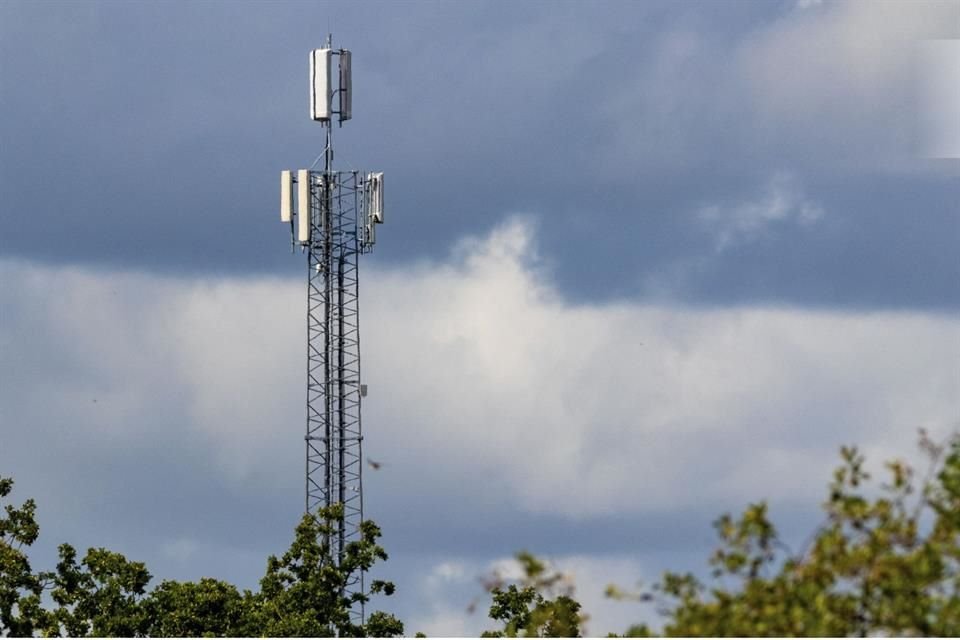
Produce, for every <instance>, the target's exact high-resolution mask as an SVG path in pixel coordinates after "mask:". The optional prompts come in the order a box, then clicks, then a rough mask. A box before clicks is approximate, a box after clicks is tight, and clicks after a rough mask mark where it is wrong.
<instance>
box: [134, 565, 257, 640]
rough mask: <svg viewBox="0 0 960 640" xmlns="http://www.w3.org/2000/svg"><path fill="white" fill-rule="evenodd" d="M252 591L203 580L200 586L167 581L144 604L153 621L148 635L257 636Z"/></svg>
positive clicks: (148, 629) (216, 581) (147, 616)
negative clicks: (251, 621) (252, 617)
mask: <svg viewBox="0 0 960 640" xmlns="http://www.w3.org/2000/svg"><path fill="white" fill-rule="evenodd" d="M252 598H253V596H252V595H251V593H250V592H249V591H247V592H245V593H244V594H242V595H241V594H240V592H239V591H237V588H236V587H234V586H233V585H231V584H229V583H227V582H223V581H222V580H214V579H213V578H201V579H200V581H199V582H176V581H173V580H164V581H163V582H161V583H160V584H159V585H158V586H157V587H155V588H154V589H153V591H151V592H150V595H149V597H148V598H147V599H146V600H145V601H144V602H143V609H144V613H145V617H146V619H147V620H148V621H149V624H148V626H147V627H146V629H145V635H148V636H152V637H160V638H166V637H171V636H172V637H191V638H193V637H201V636H208V637H216V636H233V637H243V636H250V635H255V632H256V628H255V627H253V626H250V625H249V620H248V618H249V616H248V614H247V612H248V611H249V610H250V608H251V607H250V605H251V600H252Z"/></svg>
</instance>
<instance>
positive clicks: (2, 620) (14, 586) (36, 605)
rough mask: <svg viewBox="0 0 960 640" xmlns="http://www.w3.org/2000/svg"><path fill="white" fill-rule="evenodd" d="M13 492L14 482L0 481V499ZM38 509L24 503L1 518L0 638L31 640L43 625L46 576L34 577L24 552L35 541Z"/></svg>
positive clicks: (4, 479)
mask: <svg viewBox="0 0 960 640" xmlns="http://www.w3.org/2000/svg"><path fill="white" fill-rule="evenodd" d="M12 491H13V480H12V479H10V478H3V477H0V498H6V497H7V496H8V495H10V493H11V492H12ZM36 510H37V506H36V504H35V503H34V501H33V500H27V501H26V502H24V503H23V504H22V505H20V507H19V508H18V507H14V506H13V505H6V506H5V507H4V515H0V635H10V636H31V635H33V634H34V632H35V631H36V630H37V629H38V628H41V627H43V626H45V624H46V618H47V614H46V612H45V611H44V609H43V608H42V606H41V603H40V597H41V594H42V593H43V589H44V587H45V583H46V581H47V580H48V579H49V575H48V574H35V573H34V572H33V570H32V569H31V567H30V561H29V559H28V558H27V554H26V553H25V552H24V550H23V548H24V547H29V546H30V545H32V544H33V543H34V542H36V540H37V536H38V535H39V534H40V527H39V526H38V525H37V521H36V517H35V516H36Z"/></svg>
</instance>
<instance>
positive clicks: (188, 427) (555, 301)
mask: <svg viewBox="0 0 960 640" xmlns="http://www.w3.org/2000/svg"><path fill="white" fill-rule="evenodd" d="M795 209H796V207H793V209H790V210H795ZM533 233H534V230H533V227H532V226H531V225H529V224H527V223H524V222H521V221H516V220H514V221H512V222H509V223H507V224H505V225H502V226H500V227H498V228H497V229H496V230H494V231H493V232H492V233H491V234H490V236H489V237H486V238H482V239H474V240H472V241H469V242H464V243H462V244H461V245H460V247H459V249H458V251H457V252H456V253H455V254H454V255H453V256H452V257H451V259H450V260H449V261H447V262H445V263H440V264H429V263H422V264H419V265H413V266H408V267H401V268H397V269H391V270H385V269H376V268H365V269H364V284H363V288H362V292H363V293H362V308H363V314H362V327H363V333H364V337H363V342H362V344H363V349H364V359H365V360H364V367H363V370H364V375H365V378H366V381H367V382H368V383H369V385H370V391H371V393H370V396H369V397H368V398H367V399H366V405H365V422H364V424H365V429H366V431H367V440H366V443H365V447H366V451H367V452H369V454H370V455H371V456H373V457H374V458H376V459H382V460H384V461H385V462H386V463H387V464H388V465H389V469H390V472H391V482H390V483H389V484H388V485H387V486H385V487H384V489H383V490H384V491H387V492H388V493H389V494H390V495H395V497H397V498H398V499H399V497H400V496H402V495H405V492H410V491H415V492H417V494H418V495H432V496H435V497H436V499H437V500H440V501H442V500H457V501H467V502H470V501H479V502H481V503H483V504H490V505H492V504H507V505H512V506H513V507H515V508H519V509H522V510H525V511H528V512H533V513H543V514H561V515H566V516H571V517H575V518H586V517H590V516H593V515H600V514H614V513H616V514H637V513H643V512H645V511H647V510H650V509H681V508H700V507H707V506H710V505H713V504H717V503H724V502H731V501H732V502H735V503H740V502H743V501H745V500H747V499H756V498H761V497H764V496H767V497H770V498H773V499H778V500H806V501H815V500H817V499H818V498H819V496H820V491H821V488H822V486H823V482H824V481H825V480H826V478H827V472H828V470H829V469H830V468H831V467H832V466H833V465H834V463H835V460H836V456H835V450H836V448H837V447H838V445H839V444H841V443H846V442H858V443H861V444H863V445H865V446H867V447H870V448H872V449H873V450H875V451H880V452H897V451H901V452H903V451H907V452H909V451H912V450H913V449H912V445H911V442H912V440H913V431H914V428H915V427H917V426H921V425H923V426H927V427H928V428H930V429H932V430H934V431H937V430H940V431H944V430H947V429H949V428H952V427H953V426H954V425H955V423H956V422H957V420H958V418H960V400H958V399H960V372H958V367H957V364H956V363H957V362H958V360H960V322H958V321H957V319H956V318H951V317H946V316H938V315H934V314H924V313H841V312H831V311H811V310H801V309H780V308H763V307H759V308H755V307H742V308H730V309H697V308H683V307H671V306H663V305H653V304H643V303H637V302H627V301H615V302H608V303H603V304H574V303H571V302H569V301H567V300H565V299H564V297H563V295H562V294H561V293H560V292H559V291H557V289H556V288H555V287H554V285H553V283H552V282H551V281H550V280H549V279H548V278H547V277H545V276H544V275H543V273H542V272H541V271H540V270H539V269H538V265H537V263H536V262H533V263H531V261H530V259H529V258H528V255H529V254H530V253H531V252H532V244H533V242H534V241H533ZM0 283H2V285H0V299H2V302H3V308H4V309H5V310H11V311H6V312H5V319H4V323H3V325H0V344H3V345H4V351H5V354H6V356H7V361H8V362H13V363H15V366H12V367H8V368H7V369H6V370H5V372H4V374H3V380H2V384H0V395H2V402H0V406H2V407H3V410H4V413H5V416H4V422H5V423H6V424H22V425H26V426H25V427H24V429H27V428H29V425H31V424H38V423H43V424H63V425H68V424H69V425H70V433H72V434H73V437H77V438H80V440H81V441H82V444H79V445H78V446H96V447H100V448H103V447H104V446H117V445H118V443H122V442H130V443H139V446H145V447H149V446H150V444H149V443H150V442H152V441H153V440H154V439H166V440H171V441H172V442H173V443H174V444H173V445H171V446H180V447H184V448H187V449H190V450H194V449H199V450H201V451H203V452H205V453H204V454H203V455H204V456H206V457H209V459H210V461H211V464H212V465H213V469H218V470H219V472H220V473H222V474H223V476H224V477H225V478H227V479H231V478H232V479H237V478H246V477H258V478H263V482H265V483H266V484H267V486H276V487H278V488H279V487H284V488H287V487H289V488H290V489H291V490H293V489H295V488H296V487H297V486H298V485H299V480H298V475H299V473H300V472H299V468H300V464H299V460H300V455H301V450H300V447H301V446H302V445H301V444H299V442H300V439H299V438H300V433H301V429H302V425H303V412H304V410H303V395H304V392H303V380H302V377H303V360H304V358H303V347H302V344H303V338H304V333H305V332H304V329H303V327H302V326H301V325H302V322H303V313H302V310H303V304H304V303H303V285H302V283H300V282H299V281H298V280H281V279H273V278H247V279H244V278H222V279H212V278H207V279H199V280H196V279H173V278H160V277H153V276H144V275H134V274H115V273H98V272H89V271H82V270H64V269H62V268H56V267H44V266H38V265H29V264H18V263H11V262H5V263H2V266H0ZM68 372H76V373H69V374H68ZM94 398H96V399H97V403H93V402H92V399H94ZM43 433H44V432H43V431H37V432H36V434H33V432H31V431H26V430H24V431H22V432H20V433H18V434H17V439H18V440H19V441H20V442H22V443H25V444H24V445H22V446H29V444H30V442H31V438H35V439H36V438H44V437H47V436H44V435H42V434H43ZM124 446H126V445H124ZM131 446H132V445H131ZM24 451H29V449H24ZM784 467H790V468H792V469H793V471H792V472H791V473H790V474H784V473H782V469H783V468H784ZM388 499H389V498H388ZM711 508H712V507H711Z"/></svg>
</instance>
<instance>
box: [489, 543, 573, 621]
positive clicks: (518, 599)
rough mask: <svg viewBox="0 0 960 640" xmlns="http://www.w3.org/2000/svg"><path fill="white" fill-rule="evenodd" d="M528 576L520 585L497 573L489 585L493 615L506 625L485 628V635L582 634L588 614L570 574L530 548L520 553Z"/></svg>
mask: <svg viewBox="0 0 960 640" xmlns="http://www.w3.org/2000/svg"><path fill="white" fill-rule="evenodd" d="M516 559H517V561H518V562H519V563H520V566H521V568H522V569H523V574H524V577H523V578H522V579H521V582H520V584H519V585H517V584H506V583H505V582H504V581H503V579H502V578H501V577H500V576H499V574H497V573H494V575H493V576H492V577H491V579H490V580H489V581H488V583H487V585H486V587H487V590H488V591H490V593H491V596H492V598H493V604H492V605H491V606H490V618H492V619H493V620H497V621H499V622H501V623H503V629H500V630H496V631H486V632H484V634H483V636H484V637H508V638H516V637H528V638H529V637H543V638H566V637H577V636H579V635H580V626H581V624H582V623H583V622H584V621H585V620H586V616H584V615H582V614H581V613H580V603H579V602H577V601H576V600H574V599H573V591H574V588H573V585H572V583H571V582H570V580H569V578H568V577H567V576H566V575H564V574H562V573H559V572H557V571H553V570H549V568H548V566H547V565H546V564H545V563H544V562H543V561H542V560H539V559H538V558H536V557H535V556H533V555H532V554H530V553H528V552H521V553H519V554H517V556H516Z"/></svg>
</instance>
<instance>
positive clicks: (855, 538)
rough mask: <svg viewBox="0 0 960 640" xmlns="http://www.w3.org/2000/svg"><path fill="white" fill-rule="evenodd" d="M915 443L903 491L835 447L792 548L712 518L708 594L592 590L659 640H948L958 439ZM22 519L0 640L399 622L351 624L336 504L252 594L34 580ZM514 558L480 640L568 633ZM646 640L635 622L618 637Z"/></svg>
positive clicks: (2, 544)
mask: <svg viewBox="0 0 960 640" xmlns="http://www.w3.org/2000/svg"><path fill="white" fill-rule="evenodd" d="M921 448H922V449H923V450H924V451H925V452H926V453H927V454H928V456H929V457H930V460H931V462H930V467H929V471H928V473H927V475H926V478H925V480H924V481H923V483H922V484H921V487H922V491H917V487H916V483H915V482H914V477H913V471H912V470H911V469H910V467H908V466H907V465H906V464H905V463H904V462H902V461H892V462H889V463H887V465H886V474H887V477H888V479H887V481H886V482H885V483H884V484H882V485H881V487H880V488H879V489H875V488H874V487H873V485H871V484H870V483H871V478H870V475H869V474H868V473H867V472H866V470H865V467H864V458H863V456H862V455H861V454H860V453H859V451H858V450H857V449H856V448H853V447H844V448H843V449H842V450H841V457H842V465H841V466H840V467H839V468H838V469H837V470H836V471H835V472H834V475H833V478H832V481H831V482H830V484H829V488H828V493H827V499H826V501H825V502H824V504H823V508H824V512H825V519H824V521H823V523H822V524H821V525H820V526H819V527H818V528H817V529H816V531H815V532H814V533H813V535H812V536H811V537H810V540H809V541H808V542H807V543H806V544H805V545H804V547H803V548H802V549H801V550H800V551H799V552H796V553H795V552H793V551H792V550H790V549H789V548H788V547H787V546H786V545H785V544H784V543H783V542H782V541H781V539H780V537H779V534H778V532H777V529H776V527H775V526H774V524H773V523H772V521H771V520H770V517H769V513H768V510H767V507H766V505H765V504H764V503H762V502H761V503H756V504H752V505H749V506H748V507H747V508H746V509H745V510H744V512H743V513H742V514H740V515H739V516H738V517H733V516H731V515H729V514H725V515H722V516H721V517H720V518H718V519H717V520H716V521H715V522H714V528H715V529H716V533H717V536H718V539H719V544H718V546H717V548H716V550H715V551H714V552H713V554H712V555H711V556H710V565H711V567H712V569H713V571H712V580H711V582H710V583H709V584H708V583H704V582H702V581H701V580H700V579H698V578H697V577H696V576H694V575H692V574H689V573H686V574H681V573H673V572H667V573H665V574H664V576H663V578H662V579H661V580H660V582H659V583H657V584H655V585H653V588H652V589H649V590H641V591H639V592H636V593H629V592H626V591H624V590H622V589H620V588H617V587H613V586H611V587H609V588H608V590H607V595H608V596H610V597H613V598H618V599H625V600H630V599H632V600H637V601H641V602H655V603H657V604H658V605H659V607H660V612H661V614H662V615H663V616H664V619H665V624H664V626H663V629H662V630H661V633H663V634H664V635H668V636H769V635H774V636H866V635H883V636H890V635H896V636H905V635H925V636H926V635H933V636H943V637H950V636H960V435H955V436H954V437H952V438H951V439H950V440H949V441H947V442H946V443H945V444H942V445H940V444H936V443H934V442H933V441H931V440H930V439H929V438H927V437H926V435H923V434H922V436H921ZM12 489H13V481H12V480H10V479H6V478H0V499H4V498H7V496H9V495H10V493H11V492H12ZM35 516H36V505H35V504H34V502H33V501H32V500H27V501H25V502H24V503H23V504H22V505H20V506H19V507H17V506H14V505H11V504H8V505H5V506H4V507H3V511H2V514H0V635H10V636H31V635H36V634H43V635H47V636H55V635H70V636H88V635H94V636H130V637H142V636H154V637H156V636H332V635H338V636H361V635H366V636H371V637H392V636H399V635H402V634H403V624H402V623H401V622H400V621H399V620H397V619H396V618H395V617H394V616H392V615H390V614H387V613H384V612H381V611H377V612H373V613H371V614H370V615H369V616H368V617H367V619H366V623H365V624H363V625H360V624H357V623H355V622H354V621H352V620H351V618H350V611H351V610H352V609H354V608H355V606H356V605H358V604H360V603H363V604H367V603H369V600H370V597H371V596H372V595H374V594H383V595H391V594H392V593H393V591H394V585H393V584H392V583H390V582H386V581H382V580H373V581H371V582H370V584H369V586H368V587H367V588H366V589H365V590H364V588H363V587H362V583H361V582H360V580H361V578H360V576H361V574H362V573H363V572H366V571H368V570H370V569H371V568H372V567H373V566H374V565H375V563H376V562H378V561H382V560H386V559H387V554H386V553H385V551H384V550H383V548H382V547H381V546H380V545H379V543H378V541H379V538H380V536H381V532H380V529H379V528H378V527H377V526H376V525H375V524H374V523H372V522H369V521H368V522H364V523H362V525H361V530H360V538H359V539H358V540H356V541H354V542H351V543H350V544H349V545H347V547H346V549H344V553H343V556H342V557H341V558H338V562H337V563H331V562H329V560H327V559H328V558H329V555H330V553H329V552H330V544H329V543H330V540H331V539H332V537H333V536H335V535H337V533H338V531H339V526H340V523H341V522H342V518H343V512H342V510H341V509H340V508H339V507H334V508H331V509H326V510H321V511H320V512H318V513H316V514H311V515H306V516H304V518H303V519H302V520H301V522H300V524H299V525H298V526H297V528H296V532H295V537H294V540H293V543H292V544H291V546H290V548H289V549H288V550H287V551H286V552H285V553H284V554H283V555H282V556H280V557H279V558H278V557H273V556H271V557H270V558H269V559H268V561H267V568H266V572H265V575H264V577H263V579H262V580H261V582H260V590H259V591H257V592H255V593H254V592H250V591H245V592H243V593H241V592H239V591H238V590H237V589H236V587H234V586H233V585H230V584H228V583H226V582H222V581H219V580H214V579H212V578H203V579H201V580H200V581H199V582H195V583H194V582H176V581H164V582H161V583H160V584H159V585H158V586H156V587H155V588H153V589H152V590H149V589H148V585H149V583H150V580H151V575H150V573H149V572H148V571H147V568H146V567H145V566H144V565H143V563H140V562H133V561H129V560H127V559H126V558H125V557H124V556H122V555H120V554H118V553H115V552H112V551H109V550H107V549H90V550H88V551H87V553H86V554H85V555H84V556H83V559H82V560H80V561H78V560H77V552H76V550H75V549H74V548H73V547H71V546H70V545H67V544H64V545H61V546H60V548H59V562H58V563H57V567H56V571H53V572H35V571H34V570H33V569H32V567H31V566H30V562H29V559H28V557H27V553H26V549H27V548H29V547H30V546H31V545H32V544H33V543H34V542H35V541H36V540H37V537H38V535H39V527H38V525H37V522H36V517H35ZM517 561H518V562H519V563H520V566H521V568H522V570H523V577H522V578H520V579H519V580H517V581H507V580H504V579H503V578H502V577H501V576H500V575H498V574H496V573H494V575H493V576H492V578H491V579H490V580H489V581H488V582H487V583H486V585H485V586H486V589H487V590H488V591H489V592H490V594H491V599H492V602H491V606H490V609H489V615H490V617H491V619H493V620H495V621H496V622H498V623H499V624H500V625H501V626H500V628H498V629H496V630H492V631H488V632H485V633H484V634H483V635H484V636H486V637H575V636H579V635H580V633H581V631H582V629H583V625H584V623H585V621H586V620H587V616H586V615H584V614H583V613H582V611H581V606H580V603H579V602H577V601H576V600H575V599H574V597H573V596H574V587H573V584H572V582H571V581H570V579H569V578H568V577H567V576H565V575H564V574H562V573H560V572H557V571H555V570H553V569H552V568H550V567H549V566H548V565H547V564H545V563H544V562H543V561H541V560H539V559H537V558H536V557H535V556H533V555H531V554H529V553H521V554H519V555H517ZM45 593H46V594H48V596H49V599H47V600H45V599H44V597H43V596H44V594H45ZM45 602H46V603H48V604H49V603H52V606H44V603H45ZM417 635H418V636H420V635H421V634H417ZM652 635H654V631H653V630H652V629H651V627H649V626H648V625H646V624H638V625H634V626H632V627H630V628H629V629H628V630H627V632H626V633H625V636H627V637H650V636H652Z"/></svg>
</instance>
